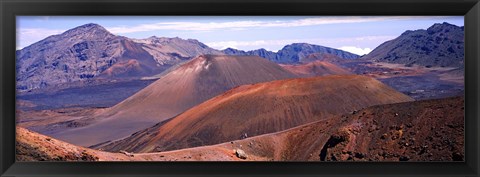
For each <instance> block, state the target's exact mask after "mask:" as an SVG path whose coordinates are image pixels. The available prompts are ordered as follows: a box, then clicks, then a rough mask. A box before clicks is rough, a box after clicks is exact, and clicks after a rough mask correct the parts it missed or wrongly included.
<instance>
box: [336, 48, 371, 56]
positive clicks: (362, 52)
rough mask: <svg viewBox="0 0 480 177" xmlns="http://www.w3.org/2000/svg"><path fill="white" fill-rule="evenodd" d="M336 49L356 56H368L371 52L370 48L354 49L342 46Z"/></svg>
mask: <svg viewBox="0 0 480 177" xmlns="http://www.w3.org/2000/svg"><path fill="white" fill-rule="evenodd" d="M338 49H340V50H344V51H347V52H350V53H354V54H357V55H365V54H368V53H370V52H371V51H372V49H371V48H360V47H355V46H343V47H340V48H338Z"/></svg>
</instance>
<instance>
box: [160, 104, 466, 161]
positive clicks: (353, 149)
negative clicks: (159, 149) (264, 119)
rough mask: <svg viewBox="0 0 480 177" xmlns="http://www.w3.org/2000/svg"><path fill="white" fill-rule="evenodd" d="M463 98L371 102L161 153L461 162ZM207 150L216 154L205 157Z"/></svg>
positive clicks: (194, 156) (269, 158)
mask: <svg viewBox="0 0 480 177" xmlns="http://www.w3.org/2000/svg"><path fill="white" fill-rule="evenodd" d="M463 103H464V99H463V98H462V97H455V98H447V99H439V100H425V101H416V102H406V103H396V104H387V105H379V106H373V107H369V108H366V109H362V110H359V111H356V112H355V113H350V114H345V115H343V116H334V117H331V118H328V119H323V120H320V121H317V122H314V123H311V124H306V125H302V126H299V127H295V128H292V129H288V130H286V131H282V132H278V133H273V134H266V135H260V136H256V137H252V138H248V139H244V140H239V141H232V142H227V143H223V144H218V145H214V146H205V147H197V148H190V149H182V150H177V151H168V152H164V153H159V154H162V155H164V156H165V157H168V158H170V159H172V158H176V159H182V158H183V157H188V159H187V160H190V159H194V160H215V159H220V160H223V159H225V157H232V156H233V157H236V155H235V154H234V153H233V152H234V150H236V149H241V150H242V151H244V152H245V154H246V156H247V158H246V159H240V158H237V159H236V160H239V161H242V160H259V159H260V160H267V161H463V160H464V156H465V152H464V116H463V115H464V106H463V105H464V104H463ZM205 154H215V155H214V156H208V155H205Z"/></svg>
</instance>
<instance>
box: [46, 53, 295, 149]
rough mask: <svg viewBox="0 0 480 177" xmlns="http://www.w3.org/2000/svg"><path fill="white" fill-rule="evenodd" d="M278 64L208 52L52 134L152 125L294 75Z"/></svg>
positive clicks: (121, 132)
mask: <svg viewBox="0 0 480 177" xmlns="http://www.w3.org/2000/svg"><path fill="white" fill-rule="evenodd" d="M292 77H294V75H293V74H292V73H290V72H288V71H286V70H284V69H283V68H282V67H280V66H279V65H277V64H275V63H273V62H271V61H268V60H265V59H263V58H260V57H256V56H225V55H203V56H199V57H197V58H195V59H193V60H192V61H190V62H187V63H185V64H183V65H182V66H180V67H179V68H177V69H176V70H173V71H171V72H170V73H169V74H167V75H165V76H164V77H162V78H161V79H159V80H157V81H155V82H154V83H152V84H151V85H149V86H148V87H146V88H144V89H143V90H141V91H139V92H137V93H136V94H134V95H132V96H131V97H129V98H127V99H125V100H124V101H122V102H120V103H119V104H117V105H115V106H113V107H112V108H109V109H107V110H106V111H105V112H103V113H101V114H100V115H97V116H96V117H98V118H101V119H97V122H94V123H92V124H91V125H89V126H86V127H81V128H76V129H72V130H67V131H64V132H58V133H55V134H53V135H52V136H53V137H56V138H58V139H61V140H65V141H67V142H70V143H73V144H77V145H83V146H91V145H94V144H98V143H102V142H105V141H110V140H116V139H120V138H124V137H126V136H129V135H130V134H132V133H134V132H136V131H139V130H142V129H145V128H148V127H151V126H153V125H155V124H156V123H158V122H161V121H163V120H165V119H168V118H171V117H173V116H175V115H177V114H179V113H181V112H183V111H185V110H187V109H189V108H191V107H193V106H195V105H197V104H199V103H201V102H203V101H205V100H208V99H210V98H212V97H214V96H216V95H218V94H221V93H223V92H225V91H227V90H229V89H231V88H233V87H236V86H239V85H244V84H252V83H258V82H266V81H272V80H278V79H286V78H292Z"/></svg>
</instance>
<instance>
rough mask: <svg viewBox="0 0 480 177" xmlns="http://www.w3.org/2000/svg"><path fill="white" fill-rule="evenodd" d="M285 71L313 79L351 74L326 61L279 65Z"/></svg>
mask: <svg viewBox="0 0 480 177" xmlns="http://www.w3.org/2000/svg"><path fill="white" fill-rule="evenodd" d="M280 66H282V67H283V68H285V69H286V70H288V71H290V72H292V73H294V74H296V75H298V76H300V77H315V76H327V75H347V74H352V73H351V72H349V71H347V70H346V69H343V68H341V67H339V66H337V65H335V64H332V63H330V62H326V61H314V62H311V63H307V64H300V65H280Z"/></svg>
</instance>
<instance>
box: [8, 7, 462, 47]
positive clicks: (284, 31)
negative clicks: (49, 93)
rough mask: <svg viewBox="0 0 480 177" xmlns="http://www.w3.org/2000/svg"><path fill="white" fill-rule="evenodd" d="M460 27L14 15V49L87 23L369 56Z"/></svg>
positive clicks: (378, 21) (371, 21) (402, 19)
mask: <svg viewBox="0 0 480 177" xmlns="http://www.w3.org/2000/svg"><path fill="white" fill-rule="evenodd" d="M443 22H447V23H450V24H454V25H457V26H463V25H464V17H463V16H17V49H22V48H23V47H26V46H28V45H31V44H33V43H35V42H38V41H40V40H42V39H44V38H46V37H48V36H50V35H55V34H60V33H62V32H64V31H66V30H68V29H71V28H75V27H77V26H81V25H84V24H87V23H96V24H99V25H101V26H103V27H104V28H105V29H107V30H108V31H110V32H111V33H113V34H116V35H120V36H126V37H129V38H135V39H143V38H148V37H150V36H157V37H180V38H183V39H197V40H199V41H200V42H202V43H205V44H206V45H208V46H210V47H212V48H215V49H219V50H221V49H225V48H227V47H230V48H235V49H240V50H255V49H260V48H264V49H267V50H270V51H274V52H276V51H278V50H280V49H282V48H283V47H284V46H285V45H288V44H291V43H310V44H316V45H322V46H326V47H332V48H337V49H341V50H345V51H348V52H352V53H355V54H358V55H363V54H367V53H368V52H370V51H371V50H373V49H375V47H377V46H378V45H380V44H382V43H383V42H385V41H388V40H392V39H394V38H396V37H398V36H399V35H400V34H402V33H403V32H405V31H406V30H417V29H427V28H428V27H430V26H432V25H433V24H435V23H443Z"/></svg>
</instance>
